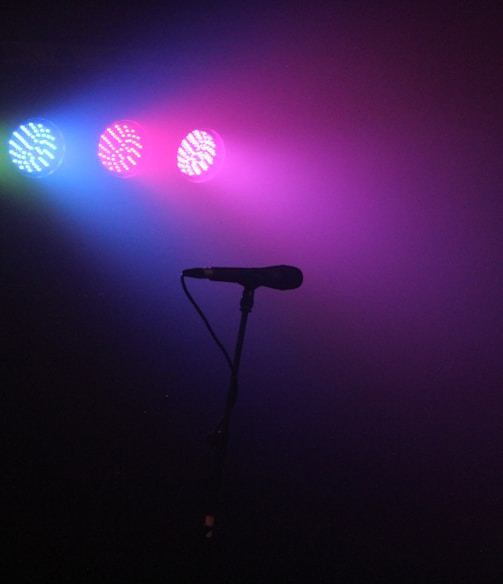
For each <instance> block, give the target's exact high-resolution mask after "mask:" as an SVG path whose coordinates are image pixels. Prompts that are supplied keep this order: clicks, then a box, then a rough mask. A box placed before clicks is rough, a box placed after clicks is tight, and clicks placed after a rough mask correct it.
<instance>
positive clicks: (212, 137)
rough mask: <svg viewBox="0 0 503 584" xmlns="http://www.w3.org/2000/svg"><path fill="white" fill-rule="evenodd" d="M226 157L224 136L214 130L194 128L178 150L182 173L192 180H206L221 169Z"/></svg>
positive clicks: (179, 168) (179, 167) (179, 165)
mask: <svg viewBox="0 0 503 584" xmlns="http://www.w3.org/2000/svg"><path fill="white" fill-rule="evenodd" d="M224 158H225V148H224V143H223V140H222V138H221V137H220V136H219V135H218V134H217V132H215V131H214V130H192V132H189V133H188V134H187V136H185V138H184V139H183V140H182V142H181V144H180V146H179V147H178V152H177V166H178V170H179V171H180V172H181V174H182V175H183V176H184V177H185V178H186V179H187V180H190V181H192V182H205V181H208V180H211V179H212V178H214V177H215V176H216V175H217V174H218V172H219V171H220V169H221V167H222V164H223V162H224Z"/></svg>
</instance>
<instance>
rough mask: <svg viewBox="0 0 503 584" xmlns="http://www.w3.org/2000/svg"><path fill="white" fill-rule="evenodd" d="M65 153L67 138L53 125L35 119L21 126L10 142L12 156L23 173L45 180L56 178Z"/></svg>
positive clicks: (15, 164) (12, 159) (15, 131)
mask: <svg viewBox="0 0 503 584" xmlns="http://www.w3.org/2000/svg"><path fill="white" fill-rule="evenodd" d="M64 153H65V145H64V140H63V135H62V134H61V132H60V131H59V129H58V128H57V127H56V126H55V125H54V124H52V123H51V122H49V121H47V120H44V119H41V118H32V119H29V120H27V121H26V122H25V123H23V124H20V125H19V126H18V128H17V129H16V130H14V132H13V133H12V135H11V137H10V140H9V156H10V159H11V161H12V163H13V164H14V166H16V168H17V169H18V170H19V171H21V172H22V173H24V174H26V175H28V176H30V177H33V178H42V177H45V176H49V175H50V174H52V173H53V172H54V171H55V170H56V169H57V168H58V167H59V165H60V164H61V162H62V160H63V156H64Z"/></svg>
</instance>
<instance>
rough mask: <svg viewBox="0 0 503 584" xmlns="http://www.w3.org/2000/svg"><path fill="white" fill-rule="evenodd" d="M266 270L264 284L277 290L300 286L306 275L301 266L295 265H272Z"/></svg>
mask: <svg viewBox="0 0 503 584" xmlns="http://www.w3.org/2000/svg"><path fill="white" fill-rule="evenodd" d="M262 269H263V270H265V274H264V281H263V286H268V287H269V288H275V289H276V290H293V289H294V288H299V287H300V286H301V284H302V282H303V281H304V276H303V274H302V272H301V271H300V270H299V268H294V267H293V266H271V267H270V268H262Z"/></svg>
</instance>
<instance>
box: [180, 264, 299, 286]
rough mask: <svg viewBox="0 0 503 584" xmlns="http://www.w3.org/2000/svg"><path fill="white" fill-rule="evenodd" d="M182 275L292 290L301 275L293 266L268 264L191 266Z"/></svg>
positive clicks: (297, 283)
mask: <svg viewBox="0 0 503 584" xmlns="http://www.w3.org/2000/svg"><path fill="white" fill-rule="evenodd" d="M182 276H187V277H189V278H206V279H208V280H214V281H215V282H234V283H235V284H241V285H242V286H245V288H251V289H255V288H258V287H259V286H266V287H267V288H274V289H276V290H292V289H293V288H298V287H299V286H300V285H301V284H302V280H303V279H304V278H303V275H302V272H301V271H300V270H299V268H294V267H293V266H269V267H267V268H191V269H189V270H183V272H182Z"/></svg>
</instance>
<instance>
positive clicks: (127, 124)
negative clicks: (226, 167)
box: [9, 119, 225, 182]
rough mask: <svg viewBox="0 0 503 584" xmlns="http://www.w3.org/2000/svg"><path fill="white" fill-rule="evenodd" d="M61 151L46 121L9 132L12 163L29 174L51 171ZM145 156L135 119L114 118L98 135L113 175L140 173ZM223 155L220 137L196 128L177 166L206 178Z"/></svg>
mask: <svg viewBox="0 0 503 584" xmlns="http://www.w3.org/2000/svg"><path fill="white" fill-rule="evenodd" d="M64 153H65V144H64V140H63V136H62V134H61V132H60V131H59V130H58V128H57V127H56V126H55V125H54V124H52V123H51V122H48V121H47V120H42V119H31V120H28V121H27V122H25V123H23V124H21V125H20V126H19V127H18V128H17V129H16V130H15V131H14V132H13V133H12V135H11V138H10V140H9V155H10V158H11V161H12V163H13V164H14V166H15V167H16V168H17V169H18V170H19V171H20V172H22V173H23V174H26V175H28V176H31V177H44V176H48V175H50V174H52V173H53V172H54V171H55V170H56V169H57V168H58V167H59V166H60V164H61V163H62V161H63V158H64ZM147 155H148V147H147V141H146V137H145V131H144V129H143V128H142V127H141V126H140V125H139V124H137V123H136V122H133V121H130V120H120V121H116V122H114V123H113V124H110V125H109V126H107V127H106V128H105V130H104V131H103V132H102V134H101V135H100V137H99V142H98V159H99V161H100V162H101V164H102V165H103V167H104V168H105V169H106V170H108V171H109V172H110V173H112V174H113V175H114V176H117V177H121V178H131V177H133V176H135V175H137V174H139V173H140V172H141V171H142V170H144V169H145V162H146V159H147ZM224 155H225V149H224V145H223V141H222V138H221V137H220V136H219V135H218V134H217V133H216V132H215V131H213V130H201V129H195V130H192V131H191V132H189V133H188V134H187V135H186V136H185V138H183V140H182V141H181V143H180V146H179V147H178V150H177V153H176V160H177V168H178V170H179V172H180V174H181V175H182V176H183V177H184V178H186V179H187V180H190V181H192V182H203V181H207V180H210V179H212V178H213V177H214V176H215V175H216V174H217V172H218V171H219V170H220V168H221V166H222V163H223V160H224Z"/></svg>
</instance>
